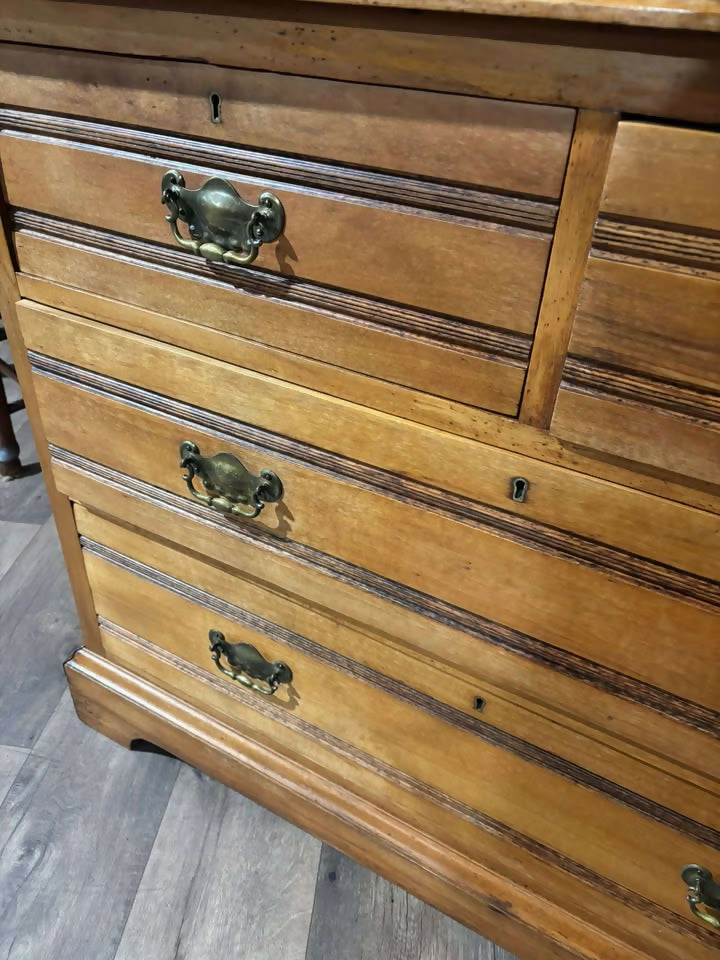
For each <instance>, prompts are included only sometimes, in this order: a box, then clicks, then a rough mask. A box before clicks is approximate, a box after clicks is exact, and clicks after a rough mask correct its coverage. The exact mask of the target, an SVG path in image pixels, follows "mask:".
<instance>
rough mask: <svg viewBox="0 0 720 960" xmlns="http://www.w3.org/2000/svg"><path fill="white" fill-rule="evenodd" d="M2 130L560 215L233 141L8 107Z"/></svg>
mask: <svg viewBox="0 0 720 960" xmlns="http://www.w3.org/2000/svg"><path fill="white" fill-rule="evenodd" d="M0 127H3V128H5V129H10V130H16V131H18V132H22V133H29V134H34V135H36V136H44V137H52V138H59V139H63V140H67V141H71V142H75V143H78V142H79V143H82V144H91V145H93V146H96V147H99V148H104V149H109V150H123V151H125V152H129V153H138V154H142V155H144V156H147V155H148V154H149V155H151V156H153V157H157V156H158V155H161V156H163V157H167V158H168V160H171V161H173V162H174V163H176V164H180V165H193V166H198V165H202V164H207V165H208V166H211V167H214V168H216V169H217V170H219V171H222V170H225V171H227V172H229V173H235V174H238V173H240V174H246V175H248V176H252V177H259V178H261V179H280V180H286V181H288V182H289V183H296V184H307V185H308V186H311V187H315V188H318V189H322V190H329V191H332V192H334V193H338V192H340V193H343V194H348V195H354V196H358V197H366V198H369V199H371V200H373V199H380V200H384V201H387V202H390V203H393V204H402V205H408V206H412V207H419V208H422V209H427V210H436V211H438V212H446V213H450V214H454V215H459V216H461V217H472V218H475V219H478V220H481V221H487V222H494V223H498V224H506V225H507V226H511V227H521V228H524V229H528V230H532V231H539V232H542V233H552V231H553V229H554V227H555V219H556V217H557V203H551V202H547V201H540V200H530V199H526V198H523V197H516V196H509V195H506V194H502V193H491V192H489V191H487V190H480V189H477V188H473V187H469V186H460V185H455V184H452V183H450V182H438V181H431V180H429V179H427V180H426V179H423V178H420V177H410V176H402V175H400V174H393V173H387V172H385V171H382V170H377V169H373V168H369V167H367V168H359V167H350V166H346V165H344V164H341V163H327V162H325V163H323V162H320V161H316V160H307V159H304V158H302V157H299V156H292V155H281V154H276V153H265V152H263V151H262V150H252V149H247V148H239V147H235V146H232V145H231V144H228V143H219V142H212V141H208V140H200V139H192V138H190V137H180V136H171V135H169V134H163V133H160V132H159V131H157V130H152V131H149V130H139V129H137V128H136V127H125V126H122V125H120V124H109V123H97V122H94V121H90V120H79V119H77V118H73V117H64V116H52V115H49V114H47V113H32V112H30V111H26V110H11V109H7V108H5V109H0Z"/></svg>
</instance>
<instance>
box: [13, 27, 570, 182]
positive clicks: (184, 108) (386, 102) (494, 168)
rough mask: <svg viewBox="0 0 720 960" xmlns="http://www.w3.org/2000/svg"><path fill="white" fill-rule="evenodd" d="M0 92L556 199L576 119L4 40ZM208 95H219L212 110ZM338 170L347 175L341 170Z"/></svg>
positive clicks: (555, 112)
mask: <svg viewBox="0 0 720 960" xmlns="http://www.w3.org/2000/svg"><path fill="white" fill-rule="evenodd" d="M0 90H1V91H2V102H4V103H6V104H8V105H11V106H17V107H24V108H29V109H33V110H47V109H48V106H51V108H52V110H53V112H54V113H64V114H69V115H75V116H81V117H86V118H92V119H95V120H106V121H110V122H112V123H121V124H128V125H130V126H137V127H151V128H154V129H157V130H164V131H170V132H175V133H181V134H188V135H190V136H193V137H203V138H207V139H210V140H214V141H221V142H226V143H232V144H235V145H240V144H242V145H243V146H247V147H252V148H260V149H261V150H266V151H279V152H281V153H283V154H289V153H292V154H298V155H302V156H303V157H318V158H323V159H328V160H334V161H339V162H340V163H343V164H350V165H352V166H362V167H376V168H379V169H382V170H392V171H396V172H399V173H406V174H410V175H413V176H418V177H426V178H431V179H433V180H443V181H455V182H457V183H466V184H474V185H476V186H482V187H487V188H490V189H492V190H501V191H505V192H507V193H516V194H527V195H529V196H535V197H545V198H552V199H555V198H557V197H559V196H560V189H561V187H562V182H563V176H564V173H565V163H566V160H567V154H568V150H569V145H570V137H571V135H572V129H573V123H574V116H575V114H574V111H573V110H569V109H565V108H561V107H546V106H542V105H537V104H527V103H514V102H510V101H501V100H486V99H483V98H479V97H465V96H457V95H453V94H436V93H428V92H425V91H421V90H403V89H397V88H392V87H379V86H377V87H376V86H370V85H367V84H361V83H342V82H338V81H332V80H318V79H313V78H310V77H296V76H285V75H280V74H273V73H268V72H262V73H256V72H253V71H249V70H235V69H228V68H224V67H214V66H210V65H208V64H200V63H183V64H178V63H175V62H171V63H167V62H163V61H155V60H141V59H138V58H129V57H107V56H102V55H97V54H88V53H79V52H77V53H75V52H73V53H70V52H67V53H63V52H61V51H58V50H43V49H40V48H37V47H24V46H22V45H19V44H0ZM211 94H216V95H217V96H218V97H219V98H220V104H219V111H217V112H214V111H213V110H212V107H211V103H210V100H209V97H210V95H211ZM118 138H119V140H121V139H122V133H121V132H120V131H118ZM268 161H269V162H272V161H270V158H268ZM303 166H304V167H305V168H306V169H305V172H306V173H309V172H310V171H309V170H308V169H307V168H308V167H309V165H308V164H302V163H299V164H298V167H299V168H300V167H303ZM299 168H298V171H297V172H298V174H299V175H301V174H302V170H301V169H299ZM328 176H329V177H332V176H333V174H332V173H330V172H328ZM334 176H336V177H337V178H338V179H339V180H340V181H342V176H343V175H342V171H336V172H335V174H334ZM378 186H379V184H378Z"/></svg>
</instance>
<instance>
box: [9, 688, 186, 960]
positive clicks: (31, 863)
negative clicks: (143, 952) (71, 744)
mask: <svg viewBox="0 0 720 960" xmlns="http://www.w3.org/2000/svg"><path fill="white" fill-rule="evenodd" d="M65 707H66V709H63V710H61V711H58V712H57V713H56V714H55V716H54V717H53V721H52V724H51V726H50V728H49V730H48V731H47V734H46V737H45V738H44V740H43V741H41V744H40V748H39V756H43V755H48V754H50V758H49V763H48V765H47V770H46V772H45V775H44V777H43V779H42V782H41V783H40V784H38V786H37V787H36V789H35V791H34V794H33V797H32V817H31V816H28V815H27V813H26V815H25V816H24V817H23V818H22V819H21V820H20V821H19V823H17V825H16V827H15V830H14V831H13V833H12V835H11V837H10V838H9V839H8V841H7V843H6V844H5V847H4V850H3V856H2V861H1V865H0V889H1V890H2V894H1V898H0V918H2V922H1V923H0V950H2V952H3V954H4V955H6V956H11V955H12V953H13V952H16V949H17V948H16V947H15V950H14V949H13V948H14V945H16V944H22V949H23V951H24V952H25V953H26V954H27V955H28V956H42V955H43V954H45V955H47V953H46V948H47V946H48V944H52V948H53V954H54V955H55V956H57V957H71V956H73V955H75V956H77V955H80V954H82V953H83V952H84V951H86V950H87V951H89V952H90V953H91V955H92V956H93V957H96V958H97V960H113V957H114V955H115V950H116V948H117V944H118V941H119V939H120V935H121V933H122V928H123V926H124V923H125V919H126V917H127V915H128V912H129V910H130V905H131V903H132V899H133V896H134V894H135V890H136V889H137V885H138V883H139V882H140V877H141V875H142V871H143V869H144V866H145V863H146V861H147V857H148V855H149V853H150V848H151V846H152V841H153V838H154V836H155V833H156V831H157V828H158V825H159V822H160V819H161V817H162V814H163V811H164V809H165V806H166V804H167V801H168V796H169V793H170V789H171V787H172V778H169V777H168V776H167V771H166V769H165V768H166V766H167V765H171V764H174V761H173V760H171V759H163V758H160V757H157V756H152V755H150V754H148V755H145V756H142V755H131V754H129V753H127V752H125V751H123V750H121V749H120V748H115V749H112V748H109V747H108V744H107V742H106V741H103V740H101V739H100V738H99V737H97V736H96V735H95V733H94V732H93V731H91V730H89V729H83V727H82V726H81V725H80V724H78V722H77V719H76V718H75V716H74V713H73V711H72V705H71V703H70V700H69V697H68V698H67V700H66V703H65ZM64 738H72V739H73V740H75V742H76V744H77V746H78V749H77V750H76V751H75V752H74V753H73V754H72V755H71V756H69V757H68V756H67V755H66V756H65V757H63V762H53V759H52V750H51V749H47V748H48V747H50V746H51V744H52V743H53V742H58V741H62V740H63V739H64ZM100 768H102V769H103V770H104V771H105V772H106V776H107V777H108V779H106V780H105V781H104V785H103V787H99V785H98V779H97V771H98V769H100ZM110 784H112V788H110ZM88 794H92V798H93V803H92V804H91V805H90V804H88V803H87V802H82V799H81V798H83V797H87V796H88ZM110 824H111V825H112V828H109V825H110ZM130 835H131V836H132V843H128V841H127V837H128V836H130ZM106 871H107V874H106V875H108V876H109V874H110V871H111V872H112V878H113V879H112V882H106V883H97V877H98V875H99V874H100V875H102V874H103V873H106Z"/></svg>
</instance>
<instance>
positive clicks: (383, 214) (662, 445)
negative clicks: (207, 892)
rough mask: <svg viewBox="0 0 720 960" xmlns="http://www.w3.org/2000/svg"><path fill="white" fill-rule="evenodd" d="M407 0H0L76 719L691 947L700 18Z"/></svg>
mask: <svg viewBox="0 0 720 960" xmlns="http://www.w3.org/2000/svg"><path fill="white" fill-rule="evenodd" d="M414 7H415V9H414V10H412V11H410V10H403V9H401V5H400V4H394V3H392V2H391V0H387V2H386V3H385V5H384V7H383V8H380V7H376V6H375V5H366V4H364V3H358V4H355V5H347V6H343V5H339V4H335V3H330V2H328V3H306V2H302V0H301V2H297V3H281V2H277V3H275V2H274V3H272V4H268V5H265V6H264V7H263V9H262V11H261V12H260V11H258V9H257V5H253V4H246V3H240V2H236V3H224V2H220V0H218V2H216V3H212V4H204V5H202V6H201V5H195V4H193V3H192V2H188V3H161V2H160V0H157V2H156V3H155V4H153V5H149V6H145V7H132V6H127V7H125V6H123V5H121V4H116V3H108V4H92V3H91V4H76V3H74V2H65V3H58V2H56V0H24V2H23V3H19V2H14V0H12V2H7V3H5V4H4V11H3V13H4V16H3V20H2V21H1V22H0V170H1V171H2V185H3V199H2V218H3V227H4V231H3V235H2V238H1V242H0V268H1V269H0V293H1V294H2V300H1V302H0V307H1V309H2V315H3V321H4V323H5V324H6V326H7V327H8V331H9V334H10V336H11V338H12V342H13V347H14V353H15V356H16V359H17V366H18V371H19V374H20V376H21V380H22V385H23V389H24V392H25V394H26V399H27V405H28V408H29V410H30V412H31V415H32V420H33V425H34V429H35V431H36V435H37V439H38V447H39V448H40V449H41V451H42V459H43V467H44V471H45V475H46V479H47V483H48V489H49V492H50V495H51V499H52V501H53V507H54V511H55V516H56V520H57V524H58V529H59V531H60V535H61V541H62V544H63V549H64V551H65V556H66V559H67V564H68V570H69V573H70V577H71V582H72V585H73V589H74V592H75V597H76V600H77V604H78V610H79V612H80V617H81V622H82V626H83V633H84V636H83V646H82V647H81V648H80V649H79V650H78V652H77V653H76V655H75V656H74V657H73V658H72V659H71V661H70V662H69V663H68V664H67V667H66V670H67V674H68V680H69V683H70V687H71V690H72V694H73V698H74V701H75V704H76V708H77V710H78V713H79V715H80V716H81V717H82V718H83V719H84V720H85V721H86V722H87V723H89V724H91V725H93V726H94V727H96V728H97V729H98V730H100V731H102V732H104V733H106V734H107V735H108V736H111V737H113V738H115V739H116V740H118V741H120V742H121V743H124V744H127V745H130V744H131V743H132V742H133V741H134V740H137V739H144V740H148V741H151V742H153V743H155V744H157V745H159V746H162V747H164V748H165V749H167V750H169V751H171V752H173V753H175V754H176V755H178V756H180V757H182V758H184V759H186V760H188V761H189V762H191V763H193V764H195V765H197V766H198V767H200V768H202V769H204V770H207V771H208V772H209V773H211V774H212V775H213V776H215V777H218V778H219V779H221V780H223V781H225V782H227V783H229V784H230V785H232V786H234V787H236V788H237V789H239V790H242V791H243V792H246V793H247V794H248V795H250V796H252V797H253V798H255V799H257V800H258V801H260V802H262V803H264V804H265V805H267V806H269V807H270V808H272V809H273V810H275V811H277V812H278V813H280V814H282V815H283V816H285V817H288V818H290V819H292V820H293V821H295V822H296V823H298V824H300V825H302V826H303V827H304V828H306V829H308V830H310V831H312V832H314V833H316V834H317V835H318V836H321V837H322V838H324V839H326V840H328V841H329V842H330V843H332V844H334V845H335V846H337V847H339V848H341V849H342V850H344V851H346V852H348V853H349V854H351V855H352V856H354V857H356V858H357V859H359V860H361V861H362V862H364V863H367V864H369V865H371V866H372V867H373V868H374V869H376V870H378V871H380V872H381V873H383V874H385V875H386V876H388V877H390V878H392V879H394V880H395V881H397V882H399V883H401V884H403V885H405V886H406V887H407V888H408V889H410V890H412V891H413V892H414V893H416V894H418V895H419V896H421V897H423V898H425V899H427V900H428V901H430V902H432V903H434V904H436V905H437V906H439V907H440V908H441V909H443V910H445V911H446V912H448V913H450V914H452V915H453V916H455V917H457V918H458V919H459V920H461V921H462V922H463V923H465V924H467V925H469V926H472V927H474V928H475V929H477V930H479V931H480V932H482V933H483V934H485V935H486V936H488V937H490V938H491V939H493V940H495V941H497V942H498V943H501V944H502V945H503V946H506V947H507V948H508V949H510V950H511V951H513V952H514V953H516V954H518V955H519V956H520V957H527V958H533V960H550V958H552V960H557V958H566V960H571V958H572V960H676V958H677V957H683V958H687V960H710V958H711V957H714V956H716V953H717V947H718V943H719V942H720V941H719V940H718V935H719V931H718V925H719V924H720V919H719V918H720V913H719V912H718V908H719V907H720V888H719V887H718V886H717V884H716V883H715V881H714V880H713V878H712V873H713V871H714V873H715V877H716V878H717V877H719V876H720V850H719V848H720V834H719V833H718V813H720V749H719V748H718V738H717V733H718V707H719V705H720V668H719V667H718V645H719V641H720V630H719V629H718V624H719V621H718V607H719V606H720V582H719V581H720V574H719V570H720V540H719V537H718V533H719V531H720V519H719V512H720V511H719V509H718V508H719V506H720V498H719V497H718V492H719V491H720V485H718V477H717V472H718V466H719V465H720V464H719V461H720V429H719V427H718V422H719V419H720V417H719V402H720V374H719V371H720V269H719V265H718V264H719V257H720V202H719V200H718V198H720V188H719V184H720V132H718V124H719V123H720V67H719V65H718V60H717V39H716V38H717V31H718V30H720V15H719V14H718V13H717V11H714V10H713V4H711V3H705V2H702V0H697V2H690V0H686V2H685V3H681V2H679V0H678V2H676V3H674V4H672V5H671V4H657V3H655V4H653V5H649V4H644V3H635V4H605V3H598V2H590V0H588V2H585V3H582V4H567V3H565V2H563V0H543V2H539V0H538V2H536V0H524V2H522V3H521V4H519V5H515V9H514V10H513V15H512V16H502V14H504V13H506V11H505V10H504V9H503V7H504V5H503V4H500V3H495V2H493V0H468V2H467V3H463V4H448V3H445V2H442V0H438V2H428V3H420V2H416V3H415V4H414ZM394 8H395V9H394ZM167 221H169V223H168V222H167ZM276 855H280V856H281V855H282V852H281V851H276Z"/></svg>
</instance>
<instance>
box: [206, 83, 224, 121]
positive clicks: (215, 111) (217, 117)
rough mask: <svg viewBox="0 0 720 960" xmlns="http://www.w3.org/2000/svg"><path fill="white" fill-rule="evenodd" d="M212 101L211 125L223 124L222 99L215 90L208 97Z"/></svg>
mask: <svg viewBox="0 0 720 960" xmlns="http://www.w3.org/2000/svg"><path fill="white" fill-rule="evenodd" d="M208 100H209V101H210V123H222V97H221V96H220V94H219V93H217V92H216V91H215V90H213V91H212V93H210V94H209V95H208Z"/></svg>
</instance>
